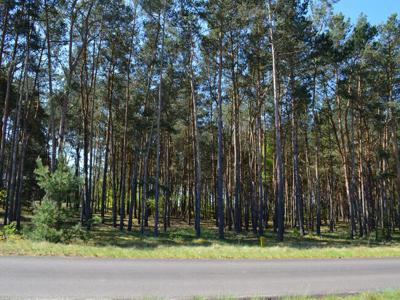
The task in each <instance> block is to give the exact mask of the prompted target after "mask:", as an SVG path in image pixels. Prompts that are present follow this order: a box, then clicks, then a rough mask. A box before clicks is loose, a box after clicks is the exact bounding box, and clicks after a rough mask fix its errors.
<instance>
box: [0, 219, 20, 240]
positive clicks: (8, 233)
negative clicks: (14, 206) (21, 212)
mask: <svg viewBox="0 0 400 300" xmlns="http://www.w3.org/2000/svg"><path fill="white" fill-rule="evenodd" d="M16 234H17V223H16V222H11V223H10V224H8V225H4V226H3V228H2V230H1V235H2V237H3V239H5V240H8V239H10V238H12V237H14V236H15V235H16Z"/></svg>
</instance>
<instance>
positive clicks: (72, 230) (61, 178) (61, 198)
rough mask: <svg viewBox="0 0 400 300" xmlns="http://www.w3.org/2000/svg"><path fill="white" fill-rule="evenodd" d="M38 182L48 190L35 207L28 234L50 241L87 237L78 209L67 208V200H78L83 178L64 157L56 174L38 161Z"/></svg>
mask: <svg viewBox="0 0 400 300" xmlns="http://www.w3.org/2000/svg"><path fill="white" fill-rule="evenodd" d="M35 174H36V180H37V182H38V185H39V186H40V187H41V188H42V189H43V190H44V192H45V196H44V197H43V199H42V203H41V205H37V206H36V207H35V209H34V215H33V217H32V227H31V228H30V229H29V230H28V236H29V237H30V238H32V239H34V240H46V241H50V242H67V241H70V240H72V239H75V238H79V239H84V238H85V233H84V232H83V229H82V228H81V226H80V224H79V219H78V218H76V212H75V211H74V210H73V208H72V207H74V205H70V206H69V207H65V206H66V205H65V204H66V203H67V200H70V203H75V201H77V200H74V194H75V192H76V190H77V189H78V188H79V185H80V180H79V178H77V177H76V176H75V175H74V173H73V171H72V169H71V168H70V167H69V166H68V165H67V163H66V161H65V160H64V159H60V160H59V162H58V163H57V169H56V170H55V172H54V173H51V172H50V171H49V168H48V167H47V166H44V165H43V163H42V161H41V160H40V159H38V160H37V168H36V169H35Z"/></svg>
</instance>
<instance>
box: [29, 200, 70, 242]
mask: <svg viewBox="0 0 400 300" xmlns="http://www.w3.org/2000/svg"><path fill="white" fill-rule="evenodd" d="M60 217H61V216H60V211H59V209H58V208H57V205H56V203H55V202H54V201H51V200H49V199H45V200H44V201H43V202H42V204H41V205H38V206H36V207H35V210H34V213H33V217H32V230H31V232H30V234H29V235H30V237H31V238H32V239H34V240H40V241H41V240H46V241H50V242H59V241H61V238H62V235H63V230H62V229H61V228H60V226H59V223H60Z"/></svg>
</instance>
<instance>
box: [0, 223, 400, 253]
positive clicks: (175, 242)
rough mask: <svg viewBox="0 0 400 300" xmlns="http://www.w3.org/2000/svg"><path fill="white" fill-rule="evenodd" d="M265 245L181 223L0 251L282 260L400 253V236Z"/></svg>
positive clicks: (292, 237) (247, 236)
mask: <svg viewBox="0 0 400 300" xmlns="http://www.w3.org/2000/svg"><path fill="white" fill-rule="evenodd" d="M265 237H266V245H265V247H260V243H259V239H258V237H257V235H254V234H252V233H241V234H235V233H233V232H229V231H228V232H226V239H225V240H223V241H220V240H218V239H217V231H216V229H215V228H213V227H211V226H204V228H203V231H202V237H201V238H199V239H197V238H195V233H194V230H193V229H192V227H189V226H187V225H185V224H179V226H177V227H173V228H171V229H169V230H168V232H167V233H163V232H161V233H160V235H159V237H158V238H154V237H153V236H152V232H151V231H146V233H145V236H144V237H142V236H140V234H139V233H138V228H137V227H136V228H135V230H134V232H133V233H132V232H126V231H123V232H120V231H119V230H118V229H117V228H113V227H112V226H109V225H100V226H97V227H96V228H94V230H93V231H92V232H91V234H90V238H89V239H88V240H87V241H75V242H72V243H70V244H54V243H48V242H34V241H30V240H27V239H24V238H13V239H10V240H8V241H1V242H0V255H35V256H54V255H57V256H85V257H115V258H143V259H144V258H167V259H188V258H192V259H279V258H350V257H360V258H361V257H395V256H400V239H399V236H398V235H394V236H393V239H392V241H390V242H377V241H375V239H374V238H372V237H371V238H363V239H354V240H350V239H348V238H347V233H346V230H345V229H339V230H338V231H337V232H334V233H329V232H326V231H325V232H323V234H322V235H321V236H316V235H313V234H309V235H306V236H304V237H300V236H299V235H297V234H296V233H295V232H292V231H288V232H287V233H286V236H285V241H284V242H282V243H278V242H277V241H276V238H275V235H274V233H273V232H271V231H270V230H268V231H267V232H266V234H265Z"/></svg>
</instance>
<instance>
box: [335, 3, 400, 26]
mask: <svg viewBox="0 0 400 300" xmlns="http://www.w3.org/2000/svg"><path fill="white" fill-rule="evenodd" d="M335 12H337V13H338V12H342V13H343V14H344V15H345V16H346V17H349V18H350V19H351V21H352V23H355V22H356V21H357V18H358V16H359V15H360V14H361V13H364V14H365V15H366V16H367V17H368V21H369V22H370V23H372V24H374V25H378V24H381V23H383V22H385V21H386V20H387V18H388V16H390V15H391V14H393V13H397V14H398V15H399V16H400V0H341V1H340V2H339V3H337V4H336V5H335Z"/></svg>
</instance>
